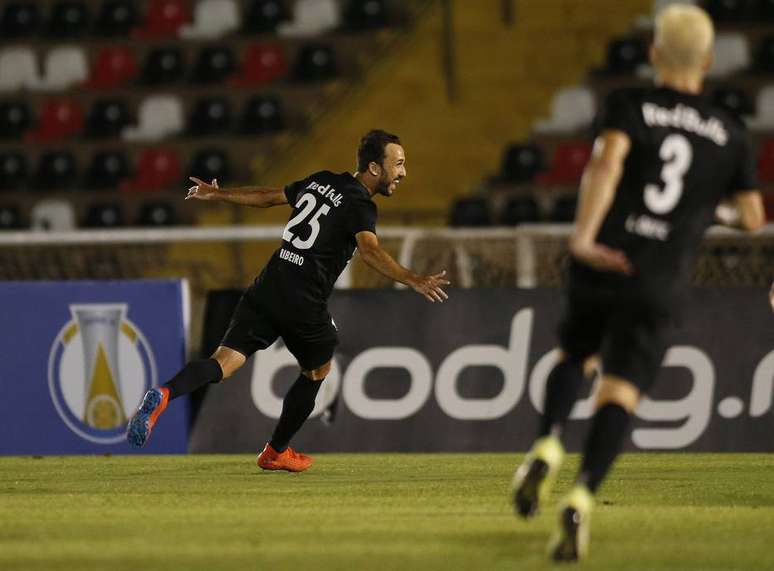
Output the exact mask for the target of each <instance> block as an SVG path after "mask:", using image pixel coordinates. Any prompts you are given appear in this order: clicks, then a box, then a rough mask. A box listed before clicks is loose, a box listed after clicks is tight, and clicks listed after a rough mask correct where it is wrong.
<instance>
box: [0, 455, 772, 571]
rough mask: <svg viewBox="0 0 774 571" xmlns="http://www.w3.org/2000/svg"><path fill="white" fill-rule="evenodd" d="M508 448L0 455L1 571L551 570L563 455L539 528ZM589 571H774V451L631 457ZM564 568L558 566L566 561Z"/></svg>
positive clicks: (599, 517)
mask: <svg viewBox="0 0 774 571" xmlns="http://www.w3.org/2000/svg"><path fill="white" fill-rule="evenodd" d="M520 458H521V456H520V455H516V454H464V455H463V454H351V455H342V454H335V455H334V454H330V455H319V456H318V457H317V462H316V464H315V466H313V467H312V469H311V470H310V471H308V472H307V473H304V474H287V473H269V472H261V471H260V470H258V469H257V468H256V467H255V465H254V463H253V457H248V456H178V457H158V456H157V457H66V458H60V457H46V458H40V459H33V458H0V569H2V570H4V571H11V570H16V569H41V570H44V569H45V570H51V571H53V570H61V569H68V570H69V569H72V570H77V571H83V570H87V569H89V570H90V569H99V570H121V569H131V570H133V571H137V570H151V569H163V570H164V571H175V570H177V569H184V570H199V569H201V570H208V571H213V570H220V569H271V570H279V569H293V570H315V571H316V570H327V569H342V570H350V569H367V570H371V569H373V570H382V569H400V570H408V569H422V570H435V569H442V570H444V571H451V570H454V569H471V570H487V571H488V570H496V569H509V570H514V569H518V570H522V569H524V570H532V569H552V568H553V569H555V568H556V567H555V566H553V565H550V564H549V563H548V562H547V560H546V559H545V555H544V548H545V543H546V540H547V537H548V534H549V531H550V528H551V526H552V524H553V522H554V517H555V514H554V504H555V502H556V499H557V498H558V497H559V494H560V493H561V492H562V491H564V490H566V489H567V487H568V485H569V483H570V479H571V477H572V476H573V474H574V472H575V468H576V467H577V462H578V458H577V456H571V457H570V458H569V459H568V461H567V463H566V465H565V468H564V469H563V471H562V478H561V479H560V481H559V484H558V486H557V489H556V490H555V492H554V494H553V498H552V500H553V501H552V503H551V505H550V506H547V507H546V508H545V509H544V510H543V513H541V514H540V515H539V516H538V518H537V519H536V520H534V521H531V522H529V523H525V522H523V521H520V520H517V519H516V518H515V517H514V516H513V513H512V511H511V507H510V504H509V501H508V495H507V490H508V485H509V482H510V478H511V475H512V473H513V469H514V467H515V465H516V462H517V461H518V460H519V459H520ZM592 523H593V526H592V542H591V554H590V558H589V559H588V560H587V562H586V563H585V564H583V565H581V566H579V568H582V569H594V570H595V571H596V570H608V569H609V570H616V571H621V570H633V569H637V570H649V571H650V570H654V569H668V570H670V571H682V570H702V571H709V570H731V569H738V570H740V571H741V570H745V571H750V570H757V569H760V570H764V569H765V570H771V569H774V454H757V455H754V454H734V455H732V454H723V455H720V454H714V455H709V454H629V455H625V456H624V457H623V458H622V459H621V460H620V461H619V462H618V464H617V465H616V467H615V469H614V471H613V473H612V476H611V478H610V479H609V480H608V481H607V482H606V483H605V484H604V486H603V488H602V490H601V493H600V495H599V497H598V503H597V508H596V510H595V512H594V516H593V518H592ZM563 568H566V566H565V567H563Z"/></svg>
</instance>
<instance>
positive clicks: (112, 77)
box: [85, 46, 139, 89]
mask: <svg viewBox="0 0 774 571" xmlns="http://www.w3.org/2000/svg"><path fill="white" fill-rule="evenodd" d="M138 73H139V66H138V64H137V60H136V58H135V56H134V53H133V52H132V50H130V49H129V48H127V47H125V46H107V47H104V48H102V49H101V50H100V51H99V53H98V54H97V60H96V63H95V64H94V67H93V68H92V70H91V73H90V74H89V79H88V80H87V81H86V83H85V87H89V88H91V89H117V88H119V87H123V86H125V85H127V84H128V83H129V82H130V81H132V80H133V79H135V78H136V77H137V74H138Z"/></svg>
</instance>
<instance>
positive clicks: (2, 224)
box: [0, 206, 27, 230]
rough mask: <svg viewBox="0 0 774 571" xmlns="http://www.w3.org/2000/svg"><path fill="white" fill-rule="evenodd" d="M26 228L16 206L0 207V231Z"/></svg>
mask: <svg viewBox="0 0 774 571" xmlns="http://www.w3.org/2000/svg"><path fill="white" fill-rule="evenodd" d="M26 227H27V225H26V224H25V223H24V219H23V217H22V214H21V210H20V209H19V207H18V206H0V230H21V229H23V228H26Z"/></svg>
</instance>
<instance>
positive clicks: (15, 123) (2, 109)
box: [0, 101, 32, 139]
mask: <svg viewBox="0 0 774 571" xmlns="http://www.w3.org/2000/svg"><path fill="white" fill-rule="evenodd" d="M31 126H32V112H31V111H30V107H29V105H27V104H26V103H25V102H24V101H9V102H6V103H0V139H20V138H21V137H22V135H24V133H25V132H26V131H28V130H29V128H30V127H31Z"/></svg>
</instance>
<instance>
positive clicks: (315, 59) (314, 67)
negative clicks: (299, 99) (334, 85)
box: [294, 43, 337, 82]
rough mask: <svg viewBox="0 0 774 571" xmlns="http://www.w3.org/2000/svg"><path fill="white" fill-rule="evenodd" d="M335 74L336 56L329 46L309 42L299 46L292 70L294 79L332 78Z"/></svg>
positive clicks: (322, 79) (307, 80) (304, 80)
mask: <svg viewBox="0 0 774 571" xmlns="http://www.w3.org/2000/svg"><path fill="white" fill-rule="evenodd" d="M336 75H337V66H336V57H335V55H334V53H333V50H332V49H331V47H330V46H328V45H325V44H319V43H310V44H306V45H305V46H304V47H303V48H301V52H300V54H299V55H298V60H297V61H296V67H295V70H294V76H295V79H297V80H298V81H302V82H316V81H325V80H328V79H332V78H334V77H336Z"/></svg>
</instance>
